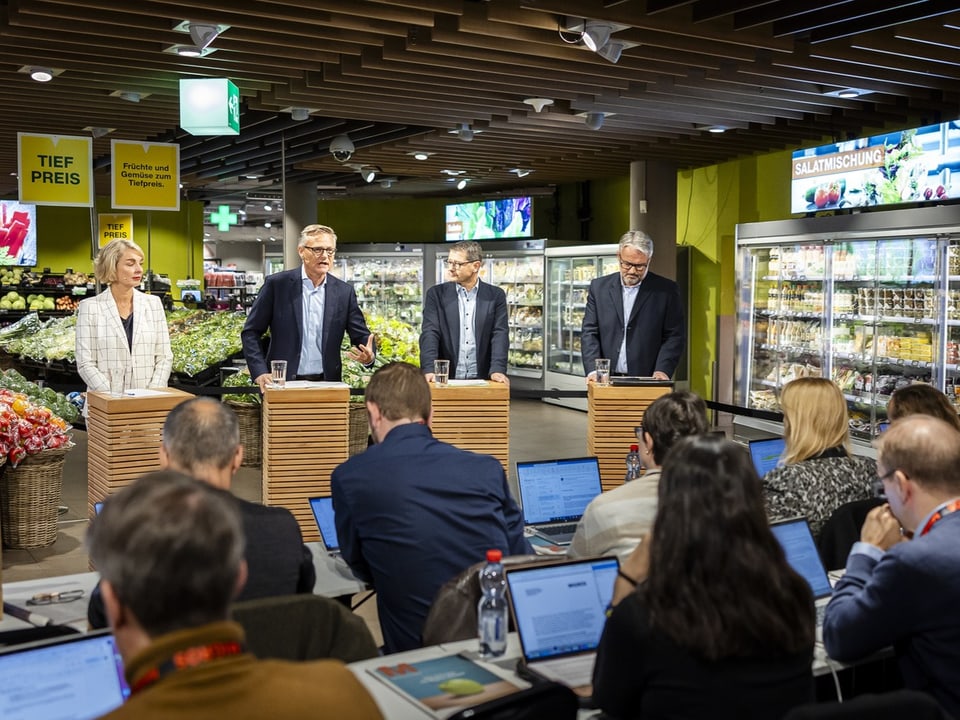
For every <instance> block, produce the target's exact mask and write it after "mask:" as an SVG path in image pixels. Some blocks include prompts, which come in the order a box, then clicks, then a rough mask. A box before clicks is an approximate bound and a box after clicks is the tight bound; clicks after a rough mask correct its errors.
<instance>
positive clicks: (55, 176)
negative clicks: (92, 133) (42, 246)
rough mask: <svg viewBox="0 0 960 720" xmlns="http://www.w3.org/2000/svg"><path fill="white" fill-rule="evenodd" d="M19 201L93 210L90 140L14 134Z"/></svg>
mask: <svg viewBox="0 0 960 720" xmlns="http://www.w3.org/2000/svg"><path fill="white" fill-rule="evenodd" d="M17 155H18V158H17V159H18V163H17V165H18V167H19V170H20V177H19V185H20V198H19V199H20V202H22V203H35V204H37V205H66V206H71V207H93V138H88V137H70V136H66V135H31V134H29V133H17Z"/></svg>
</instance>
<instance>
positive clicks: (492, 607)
mask: <svg viewBox="0 0 960 720" xmlns="http://www.w3.org/2000/svg"><path fill="white" fill-rule="evenodd" d="M502 559H503V553H502V552H500V551H499V550H487V564H486V566H485V567H484V568H483V569H482V570H481V571H480V591H481V593H482V594H481V596H480V602H479V604H478V605H477V635H479V637H480V657H482V658H495V657H500V656H501V655H503V654H504V653H505V652H506V651H507V579H506V577H504V574H503V564H502V563H501V562H500V561H501V560H502Z"/></svg>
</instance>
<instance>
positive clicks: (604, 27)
mask: <svg viewBox="0 0 960 720" xmlns="http://www.w3.org/2000/svg"><path fill="white" fill-rule="evenodd" d="M612 32H613V26H612V25H611V24H610V23H606V22H600V21H599V20H587V22H586V25H585V26H584V29H583V38H582V39H583V44H584V45H586V46H587V47H588V48H589V49H590V50H593V51H594V52H597V51H599V50H600V48H602V47H603V46H604V45H606V44H607V43H608V42H609V41H610V33H612Z"/></svg>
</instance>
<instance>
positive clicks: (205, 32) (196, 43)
mask: <svg viewBox="0 0 960 720" xmlns="http://www.w3.org/2000/svg"><path fill="white" fill-rule="evenodd" d="M179 27H180V29H181V30H184V31H186V32H188V33H190V39H191V40H192V41H193V45H178V46H176V51H177V55H181V56H183V57H202V56H203V55H205V54H207V53H205V52H204V51H205V50H207V48H208V47H210V44H211V43H212V42H213V41H214V40H216V39H217V37H218V36H219V35H220V33H222V32H223V31H224V30H226V29H227V28H228V27H229V26H228V25H210V24H208V23H194V22H187V23H186V24H184V23H181V24H180V26H179Z"/></svg>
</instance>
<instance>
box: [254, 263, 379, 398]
mask: <svg viewBox="0 0 960 720" xmlns="http://www.w3.org/2000/svg"><path fill="white" fill-rule="evenodd" d="M326 283H327V289H326V298H325V300H324V306H323V341H322V345H321V348H322V352H323V374H324V377H325V379H326V380H328V381H333V382H337V381H339V380H340V379H341V377H342V372H343V360H342V358H341V355H340V344H341V343H342V342H343V335H344V333H348V334H349V335H350V343H351V344H353V345H363V344H366V342H367V338H369V337H370V330H369V329H367V322H366V320H364V318H363V312H361V310H360V305H359V304H358V303H357V294H356V292H354V290H353V286H352V285H350V284H348V283H345V282H343V280H340V279H339V278H336V277H334V276H333V275H330V274H329V273H328V274H327V280H326ZM302 328H303V284H302V282H301V278H300V268H299V267H298V268H294V269H293V270H284V271H283V272H279V273H276V274H274V275H270V276H269V277H268V278H267V279H266V280H265V281H264V283H263V287H262V288H261V289H260V292H259V293H258V294H257V299H256V301H255V302H254V303H253V307H252V308H251V309H250V314H249V315H248V316H247V322H246V323H245V324H244V326H243V331H242V332H241V333H240V338H241V339H242V341H243V356H244V357H245V358H246V360H247V366H248V367H249V368H250V377H252V378H254V379H256V378H257V377H259V376H260V375H263V374H264V373H269V372H270V361H271V360H286V361H287V377H288V378H290V379H293V378H294V377H295V376H296V375H297V371H298V369H299V367H300V348H301V345H302V344H303V340H302V337H301V336H302V332H301V330H302ZM268 329H269V330H270V344H269V345H268V347H267V352H266V356H264V352H263V347H262V346H261V344H260V339H261V338H262V337H263V334H264V333H265V332H266V331H267V330H268Z"/></svg>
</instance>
